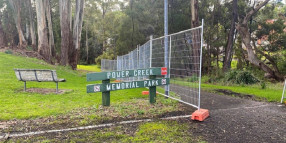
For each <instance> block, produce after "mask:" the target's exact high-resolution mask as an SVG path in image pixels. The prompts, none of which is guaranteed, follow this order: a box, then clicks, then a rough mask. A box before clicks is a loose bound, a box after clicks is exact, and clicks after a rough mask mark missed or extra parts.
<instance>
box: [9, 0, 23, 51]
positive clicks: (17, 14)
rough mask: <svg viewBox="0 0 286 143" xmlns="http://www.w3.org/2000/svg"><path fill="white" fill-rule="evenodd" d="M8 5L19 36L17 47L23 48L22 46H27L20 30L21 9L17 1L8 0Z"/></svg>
mask: <svg viewBox="0 0 286 143" xmlns="http://www.w3.org/2000/svg"><path fill="white" fill-rule="evenodd" d="M9 3H10V5H11V7H12V9H13V15H14V16H13V17H14V20H15V23H16V28H17V31H18V36H19V46H20V47H23V46H24V45H27V42H26V40H25V37H24V34H23V31H22V28H21V15H20V13H21V7H20V1H18V0H9Z"/></svg>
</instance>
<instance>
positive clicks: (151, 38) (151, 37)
mask: <svg viewBox="0 0 286 143" xmlns="http://www.w3.org/2000/svg"><path fill="white" fill-rule="evenodd" d="M152 44H153V35H151V36H150V68H151V67H152V48H153V47H152Z"/></svg>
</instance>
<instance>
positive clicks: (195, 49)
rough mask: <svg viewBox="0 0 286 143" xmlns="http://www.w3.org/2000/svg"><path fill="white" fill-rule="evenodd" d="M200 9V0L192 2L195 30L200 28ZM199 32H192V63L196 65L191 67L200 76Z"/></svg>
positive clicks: (192, 24)
mask: <svg viewBox="0 0 286 143" xmlns="http://www.w3.org/2000/svg"><path fill="white" fill-rule="evenodd" d="M198 9H199V3H198V0H191V16H192V17H191V20H192V21H191V27H192V28H195V27H198V26H199V15H198ZM199 34H200V33H199V32H198V30H194V31H193V32H192V41H193V44H192V53H193V55H192V60H193V61H192V62H193V63H195V64H192V66H193V67H191V69H192V70H193V71H194V72H195V74H197V75H198V74H199V70H200V69H199V68H200V67H199V63H200V52H202V51H200V44H198V43H200V42H197V41H199V40H200V39H199V38H198V37H200V36H199Z"/></svg>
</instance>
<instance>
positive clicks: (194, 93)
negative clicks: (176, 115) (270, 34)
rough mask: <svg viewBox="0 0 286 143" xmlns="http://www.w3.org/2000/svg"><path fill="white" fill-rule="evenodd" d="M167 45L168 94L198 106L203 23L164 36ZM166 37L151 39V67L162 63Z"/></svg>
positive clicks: (162, 64) (159, 65)
mask: <svg viewBox="0 0 286 143" xmlns="http://www.w3.org/2000/svg"><path fill="white" fill-rule="evenodd" d="M167 38H168V46H169V51H170V52H169V58H168V59H169V61H168V62H169V69H170V75H169V77H170V88H169V91H170V94H169V97H171V98H173V99H176V100H178V101H180V102H183V103H186V104H188V105H191V106H193V107H196V108H200V81H201V52H202V26H201V27H198V28H194V29H190V30H186V31H182V32H179V33H175V34H171V35H168V36H167ZM164 41H165V37H161V38H157V39H153V41H152V43H153V44H152V60H151V61H152V64H151V65H152V67H163V66H164V65H165V59H164V54H165V51H164V46H165V43H164Z"/></svg>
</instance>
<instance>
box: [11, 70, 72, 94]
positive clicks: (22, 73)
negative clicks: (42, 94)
mask: <svg viewBox="0 0 286 143" xmlns="http://www.w3.org/2000/svg"><path fill="white" fill-rule="evenodd" d="M14 71H15V74H16V77H17V78H18V80H19V81H23V82H24V91H26V82H27V81H37V82H55V83H56V84H57V89H56V93H58V82H65V81H66V80H65V79H58V77H57V73H56V71H55V70H39V69H14Z"/></svg>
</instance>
